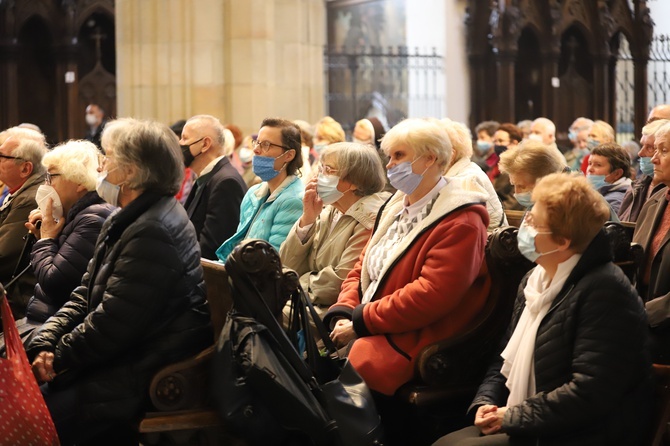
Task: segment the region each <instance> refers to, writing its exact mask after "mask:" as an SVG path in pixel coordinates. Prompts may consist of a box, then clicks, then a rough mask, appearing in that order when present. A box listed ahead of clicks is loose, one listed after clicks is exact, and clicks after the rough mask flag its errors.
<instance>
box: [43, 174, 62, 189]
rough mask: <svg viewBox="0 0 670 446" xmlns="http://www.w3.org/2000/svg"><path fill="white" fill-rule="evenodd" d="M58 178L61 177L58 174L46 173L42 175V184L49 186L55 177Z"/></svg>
mask: <svg viewBox="0 0 670 446" xmlns="http://www.w3.org/2000/svg"><path fill="white" fill-rule="evenodd" d="M59 176H61V174H60V173H49V172H47V173H46V174H45V175H44V182H45V183H46V184H47V185H49V186H51V182H52V181H53V179H54V178H55V177H59Z"/></svg>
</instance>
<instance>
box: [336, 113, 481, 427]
mask: <svg viewBox="0 0 670 446" xmlns="http://www.w3.org/2000/svg"><path fill="white" fill-rule="evenodd" d="M382 149H383V150H384V152H385V153H386V154H387V155H389V157H390V161H389V163H388V165H387V166H386V167H387V168H388V177H389V179H390V181H391V184H392V185H393V187H395V188H396V189H398V192H396V194H395V195H393V197H391V199H390V200H389V201H388V203H387V204H386V206H385V207H384V210H383V211H382V212H381V213H380V216H379V217H378V219H377V222H376V224H375V229H374V231H373V233H372V235H371V237H370V241H369V242H368V244H367V246H366V248H365V250H364V251H363V253H362V254H361V258H360V261H358V262H357V263H356V265H355V266H354V268H353V269H352V270H351V272H350V273H349V275H348V276H347V278H346V279H345V280H344V282H343V283H342V288H341V291H340V294H339V297H338V300H337V303H336V304H335V305H333V306H332V307H331V308H330V309H329V310H328V313H327V314H326V316H325V317H324V322H325V323H326V325H331V326H332V327H333V331H332V333H331V338H332V339H333V341H334V342H335V343H336V344H337V345H338V346H340V347H341V346H345V345H347V344H348V343H349V342H351V341H352V340H353V344H352V346H351V350H350V352H349V361H350V362H351V364H352V365H353V366H354V367H355V368H356V370H357V371H358V372H359V373H360V375H361V376H362V377H363V379H365V381H366V383H367V384H368V386H369V387H370V388H372V389H373V390H375V391H377V392H380V393H382V394H385V395H393V394H394V393H395V391H396V390H397V389H398V388H399V387H400V386H401V385H402V384H404V383H406V382H408V381H409V380H410V379H412V378H413V377H414V373H415V370H416V358H417V354H418V353H419V351H420V350H421V349H422V348H423V347H425V346H427V345H429V344H431V343H433V342H436V341H438V340H444V339H449V338H452V337H454V336H458V335H459V334H462V333H463V331H464V330H466V329H467V327H468V326H469V324H470V323H471V322H472V320H473V319H474V318H475V317H476V316H477V315H478V313H479V311H480V310H481V309H482V308H483V306H484V303H485V301H486V298H487V296H488V292H489V288H490V279H489V275H488V272H487V269H486V263H485V261H484V246H485V244H486V227H487V226H488V223H489V217H488V213H487V212H486V207H485V206H484V203H485V201H486V197H487V194H486V193H485V191H484V189H483V188H482V187H481V186H479V184H478V183H477V182H476V181H475V180H474V179H473V178H472V177H465V178H458V177H452V178H444V177H443V176H442V174H443V172H444V169H445V168H446V166H447V165H448V164H449V161H450V159H451V156H452V148H451V141H450V139H449V135H448V134H447V132H446V130H445V129H444V127H443V126H442V124H441V123H439V122H437V121H436V120H428V119H407V120H405V121H402V122H401V123H400V124H397V125H396V126H395V127H393V128H392V129H391V130H389V132H388V133H387V134H386V135H385V136H384V138H383V139H382ZM381 410H382V412H383V411H384V409H383V408H382V409H381ZM383 419H384V414H383V413H382V420H383Z"/></svg>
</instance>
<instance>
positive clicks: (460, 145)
mask: <svg viewBox="0 0 670 446" xmlns="http://www.w3.org/2000/svg"><path fill="white" fill-rule="evenodd" d="M440 122H441V123H442V125H444V128H445V129H446V130H447V134H448V135H449V139H450V140H451V149H452V152H453V154H452V156H451V162H450V163H449V166H448V167H451V166H453V165H454V164H456V162H457V161H459V160H461V159H463V158H467V159H471V158H472V133H470V129H469V128H468V127H467V126H466V125H465V124H463V123H461V122H456V121H452V120H451V119H449V118H444V119H442V120H441V121H440Z"/></svg>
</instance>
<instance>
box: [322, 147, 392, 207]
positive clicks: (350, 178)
mask: <svg viewBox="0 0 670 446" xmlns="http://www.w3.org/2000/svg"><path fill="white" fill-rule="evenodd" d="M320 159H321V162H322V163H326V162H327V161H328V160H333V161H335V162H336V163H337V176H339V177H340V178H341V179H342V180H344V181H347V182H349V183H351V184H353V185H354V186H356V190H355V191H354V194H356V195H358V196H359V197H364V196H366V195H372V194H375V193H377V192H381V191H382V190H383V189H384V186H386V172H385V171H384V166H383V165H382V161H381V159H380V158H379V153H377V149H375V148H374V147H373V146H371V145H369V144H359V143H355V142H338V143H335V144H330V145H328V146H327V147H326V148H325V149H323V152H321V158H320Z"/></svg>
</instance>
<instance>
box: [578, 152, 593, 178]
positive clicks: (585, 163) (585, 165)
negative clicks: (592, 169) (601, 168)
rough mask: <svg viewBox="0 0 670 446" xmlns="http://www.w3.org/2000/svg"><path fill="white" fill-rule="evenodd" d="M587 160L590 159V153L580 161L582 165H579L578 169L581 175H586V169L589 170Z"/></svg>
mask: <svg viewBox="0 0 670 446" xmlns="http://www.w3.org/2000/svg"><path fill="white" fill-rule="evenodd" d="M589 158H591V154H590V153H589V154H587V155H586V156H585V157H584V159H583V160H582V165H581V167H580V168H579V170H581V171H582V173H583V174H584V175H586V171H587V170H588V168H589Z"/></svg>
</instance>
